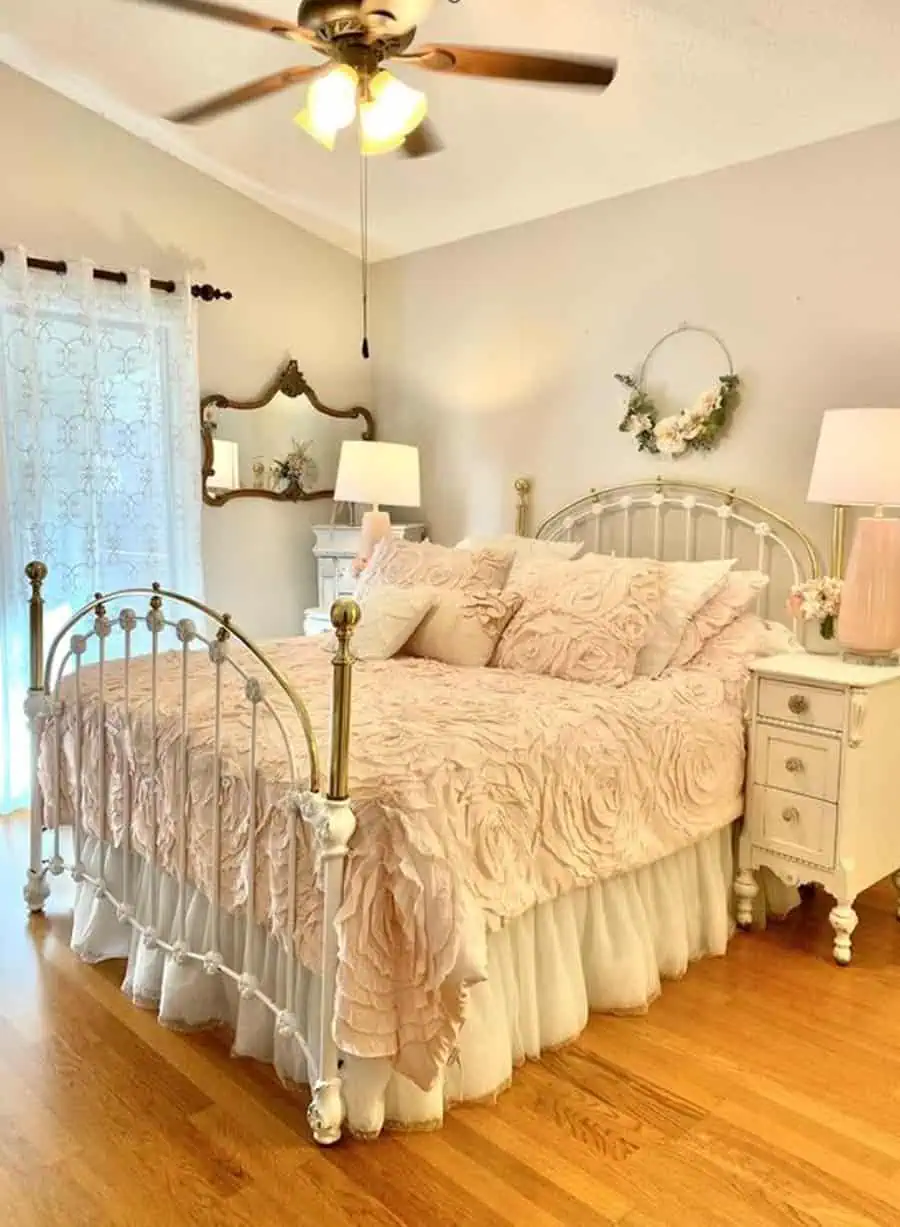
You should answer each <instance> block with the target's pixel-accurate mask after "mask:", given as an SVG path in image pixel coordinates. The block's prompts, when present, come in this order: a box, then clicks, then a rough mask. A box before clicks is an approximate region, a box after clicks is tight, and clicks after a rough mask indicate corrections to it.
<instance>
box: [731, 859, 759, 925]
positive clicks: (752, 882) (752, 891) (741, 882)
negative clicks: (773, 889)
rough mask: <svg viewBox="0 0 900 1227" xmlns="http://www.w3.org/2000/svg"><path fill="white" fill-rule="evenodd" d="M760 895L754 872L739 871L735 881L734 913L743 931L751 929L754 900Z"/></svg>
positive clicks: (747, 870) (748, 870)
mask: <svg viewBox="0 0 900 1227" xmlns="http://www.w3.org/2000/svg"><path fill="white" fill-rule="evenodd" d="M758 894H759V886H758V885H757V881H756V878H755V877H754V876H753V871H752V870H750V869H740V870H738V875H737V877H736V878H735V879H734V911H735V917H736V919H737V922H738V924H739V925H740V926H741V928H742V929H749V928H750V926H751V925H752V924H753V900H754V899H755V898H756V896H757V895H758Z"/></svg>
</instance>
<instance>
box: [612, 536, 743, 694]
mask: <svg viewBox="0 0 900 1227" xmlns="http://www.w3.org/2000/svg"><path fill="white" fill-rule="evenodd" d="M735 561H736V560H735V559H734V558H724V559H719V558H716V559H713V560H712V561H710V562H664V563H662V569H663V593H662V604H661V605H660V609H659V613H658V614H657V616H656V620H655V621H654V623H653V625H652V626H651V628H650V632H649V634H648V635H647V639H646V641H645V643H644V646H643V647H642V648H641V650H640V652H639V653H638V658H637V664H636V665H635V670H634V672H635V677H658V676H659V674H660V673H662V671H663V669H665V667H666V665H667V664H668V663H669V662H670V661H671V659H672V657H673V656H674V655H675V652H676V650H677V648H678V645H679V644H680V643H681V639H682V636H683V635H684V628H685V627H686V626H687V625H688V623H689V622H690V621H691V619H692V618H693V617H694V615H695V614H696V613H697V612H698V610H700V609H702V608H703V606H704V605H705V604H706V603H707V601H708V600H709V599H710V598H711V597H712V596H713V595H714V594H715V593H717V592H719V591H720V590H721V589H722V588H723V587H724V586H725V580H726V578H727V576H728V572H729V571H730V570H731V568H732V567H733V566H734V564H735Z"/></svg>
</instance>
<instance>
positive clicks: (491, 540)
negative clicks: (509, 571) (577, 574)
mask: <svg viewBox="0 0 900 1227" xmlns="http://www.w3.org/2000/svg"><path fill="white" fill-rule="evenodd" d="M456 549H458V550H505V551H506V552H507V553H510V554H513V555H514V556H515V557H516V558H523V557H524V558H541V557H547V558H577V557H578V555H579V554H580V553H581V551H582V550H583V549H584V542H583V541H541V540H537V539H536V538H535V537H520V536H518V534H516V533H502V534H501V535H500V536H499V537H464V538H463V539H462V541H458V542H457V543H456Z"/></svg>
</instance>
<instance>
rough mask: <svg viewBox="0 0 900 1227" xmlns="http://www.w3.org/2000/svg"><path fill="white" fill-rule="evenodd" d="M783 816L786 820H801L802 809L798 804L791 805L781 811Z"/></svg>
mask: <svg viewBox="0 0 900 1227" xmlns="http://www.w3.org/2000/svg"><path fill="white" fill-rule="evenodd" d="M781 816H782V818H783V819H784V820H785V822H799V821H800V811H799V810H798V809H797V807H796V805H789V806H788V807H787V809H783V810H782V811H781Z"/></svg>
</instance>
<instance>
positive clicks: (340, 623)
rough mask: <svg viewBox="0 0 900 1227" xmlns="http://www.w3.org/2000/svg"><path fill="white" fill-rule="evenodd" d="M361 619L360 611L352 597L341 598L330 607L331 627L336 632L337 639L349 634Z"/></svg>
mask: <svg viewBox="0 0 900 1227" xmlns="http://www.w3.org/2000/svg"><path fill="white" fill-rule="evenodd" d="M361 617H362V610H361V609H360V607H359V606H358V605H357V603H356V601H354V600H353V599H352V597H341V598H340V600H337V601H335V602H334V604H333V605H332V607H331V625H332V626H333V627H334V629H335V631H336V632H337V635H338V638H340V637H341V635H347V634H349V633H350V632H351V631H352V630H353V628H354V627H355V626H358V625H359V621H360V618H361Z"/></svg>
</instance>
